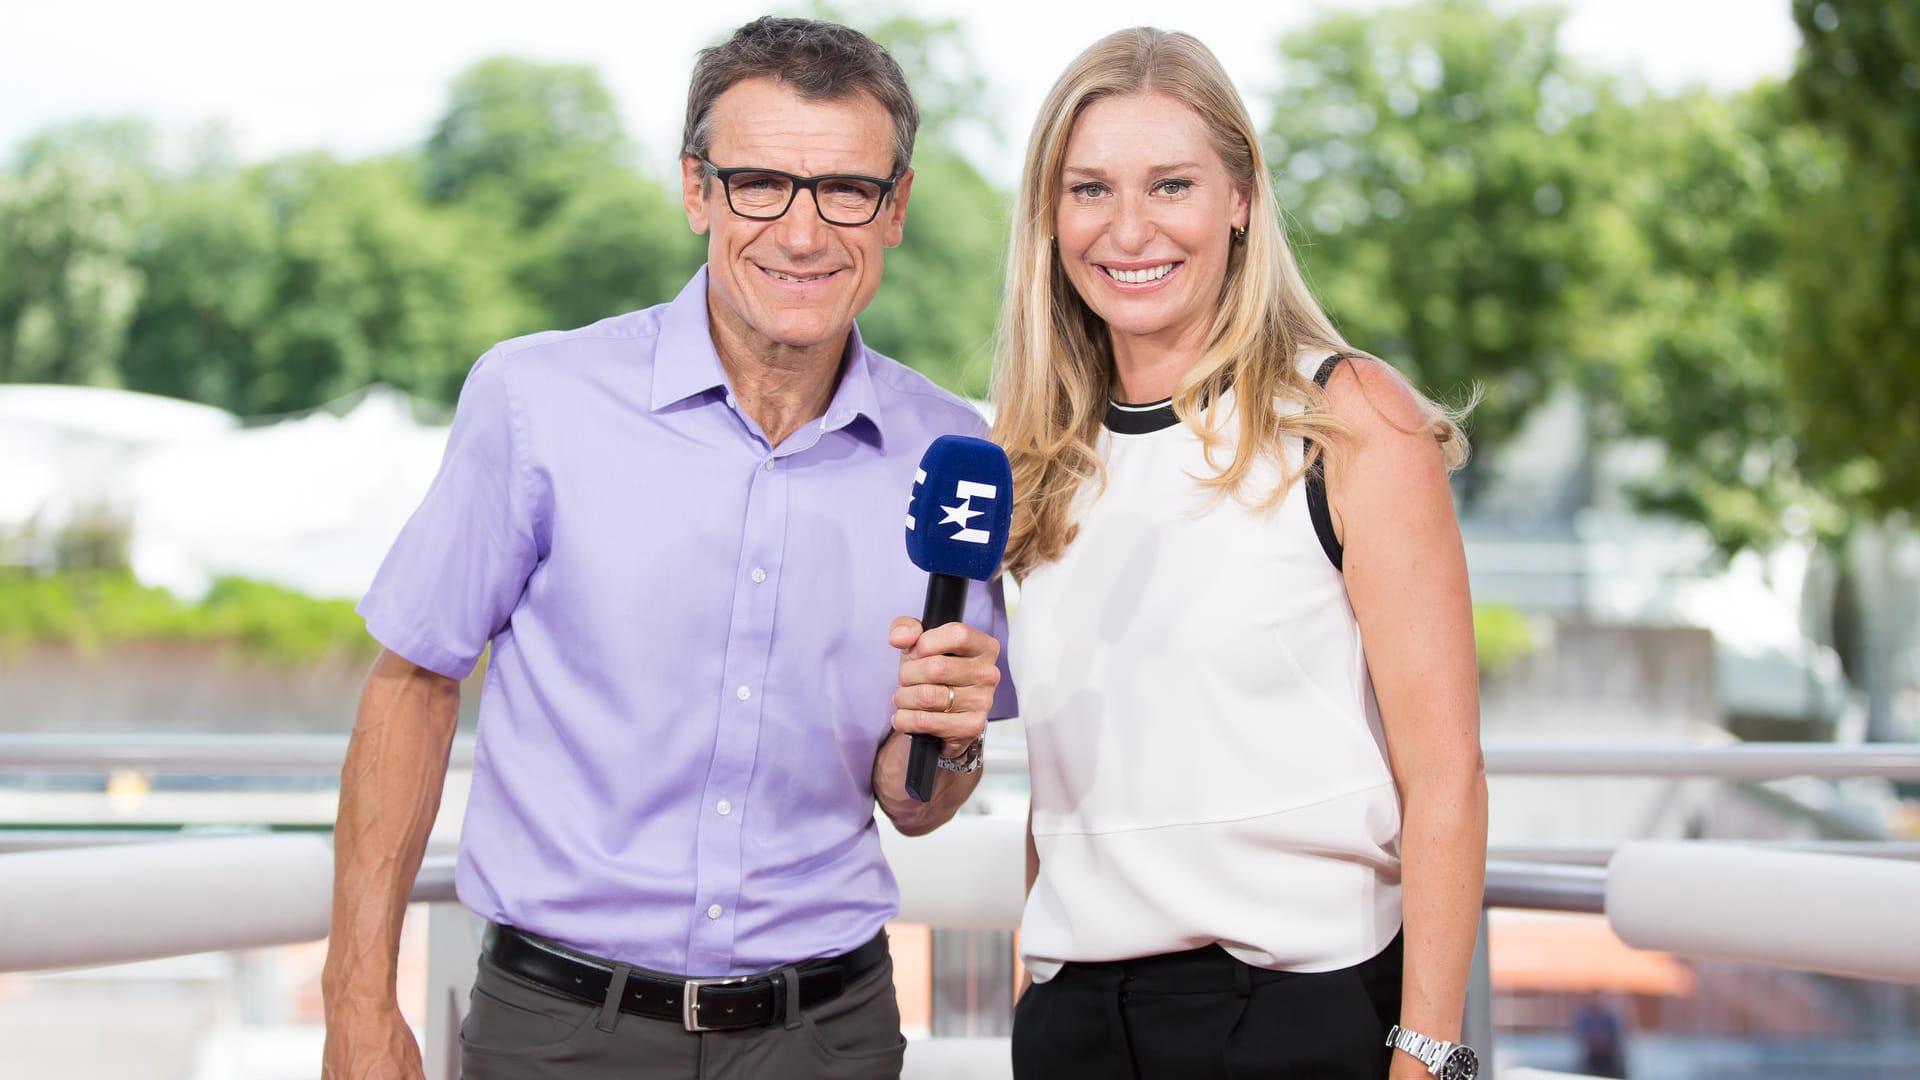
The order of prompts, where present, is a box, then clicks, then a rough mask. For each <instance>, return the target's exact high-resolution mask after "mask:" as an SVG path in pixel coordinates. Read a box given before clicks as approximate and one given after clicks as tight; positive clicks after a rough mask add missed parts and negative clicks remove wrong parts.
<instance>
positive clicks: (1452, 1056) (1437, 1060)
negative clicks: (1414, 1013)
mask: <svg viewBox="0 0 1920 1080" xmlns="http://www.w3.org/2000/svg"><path fill="white" fill-rule="evenodd" d="M1387 1045H1388V1046H1391V1047H1393V1048H1394V1049H1395V1050H1404V1051H1406V1052H1407V1053H1409V1054H1412V1055H1413V1056H1414V1057H1415V1058H1418V1059H1419V1061H1420V1064H1422V1065H1425V1066H1426V1067H1427V1072H1429V1073H1431V1074H1433V1075H1434V1076H1437V1077H1439V1078H1440V1080H1474V1077H1476V1076H1479V1075H1480V1056H1479V1055H1478V1054H1475V1053H1474V1052H1473V1048H1472V1047H1470V1046H1461V1045H1460V1044H1459V1043H1450V1042H1444V1041H1442V1040H1440V1039H1429V1038H1427V1037H1426V1036H1425V1035H1422V1034H1420V1033H1419V1032H1417V1031H1408V1030H1407V1029H1406V1028H1403V1027H1401V1026H1400V1025H1399V1024H1395V1025H1393V1029H1392V1030H1391V1031H1388V1032H1387Z"/></svg>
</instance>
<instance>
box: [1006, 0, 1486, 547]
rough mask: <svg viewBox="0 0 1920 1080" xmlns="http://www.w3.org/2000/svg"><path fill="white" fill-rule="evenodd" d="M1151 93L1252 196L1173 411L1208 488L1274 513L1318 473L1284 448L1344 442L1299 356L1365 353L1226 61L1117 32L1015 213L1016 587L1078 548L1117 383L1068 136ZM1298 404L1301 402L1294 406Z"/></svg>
mask: <svg viewBox="0 0 1920 1080" xmlns="http://www.w3.org/2000/svg"><path fill="white" fill-rule="evenodd" d="M1147 92H1153V93H1159V94H1165V95H1167V96H1168V97H1171V98H1173V99H1174V100H1176V101H1179V102H1181V103H1182V104H1184V105H1186V106H1187V107H1188V108H1190V109H1192V110H1193V111H1194V112H1195V113H1196V114H1198V115H1199V117H1200V119H1201V120H1202V121H1203V122H1204V123H1205V125H1206V127H1207V131H1208V134H1209V136H1210V138H1211V140H1212V142H1213V145H1214V148H1215V149H1216V150H1217V151H1219V154H1220V160H1221V161H1222V162H1223V163H1224V164H1225V165H1226V169H1227V174H1228V175H1229V176H1231V177H1232V178H1233V180H1234V182H1235V183H1236V184H1238V185H1240V186H1241V187H1242V188H1243V189H1244V190H1246V191H1248V192H1249V194H1250V215H1249V218H1248V222H1247V230H1246V236H1245V238H1244V239H1243V240H1236V241H1235V242H1234V243H1233V244H1232V245H1231V250H1230V253H1229V255H1228V259H1227V276H1226V282H1225V283H1224V285H1222V287H1221V290H1220V305H1219V310H1218V312H1217V313H1216V314H1215V316H1214V320H1213V328H1212V332H1211V334H1210V336H1209V338H1208V341H1207V344H1206V346H1205V347H1204V348H1203V349H1202V350H1201V353H1200V357H1199V359H1198V360H1197V361H1196V362H1195V363H1194V365H1193V366H1192V367H1191V368H1190V369H1188V371H1187V373H1186V375H1185V376H1184V377H1182V378H1181V380H1180V385H1179V388H1178V390H1176V391H1175V393H1174V397H1173V407H1174V411H1175V412H1176V413H1177V414H1178V415H1179V416H1180V418H1181V420H1182V421H1183V422H1185V423H1186V424H1187V426H1188V427H1190V428H1192V429H1193V430H1194V431H1195V432H1196V433H1197V434H1198V435H1199V437H1200V439H1201V442H1202V445H1203V447H1204V450H1205V454H1206V459H1207V463H1208V465H1209V466H1210V467H1214V468H1217V469H1218V470H1219V471H1218V472H1217V473H1215V474H1214V475H1212V476H1207V477H1197V478H1196V479H1197V480H1198V482H1199V483H1200V484H1201V486H1202V487H1203V488H1207V489H1211V490H1212V491H1214V492H1215V493H1216V494H1230V495H1232V496H1234V497H1236V498H1241V499H1242V500H1243V501H1246V502H1248V503H1249V504H1251V505H1255V506H1258V507H1259V508H1261V509H1263V510H1264V509H1271V508H1272V507H1274V506H1277V505H1278V504H1279V503H1280V501H1281V500H1282V499H1283V498H1285V496H1286V494H1287V491H1288V489H1289V488H1291V487H1292V485H1293V482H1294V481H1295V480H1296V479H1298V478H1299V476H1300V473H1301V472H1302V471H1303V470H1304V469H1305V468H1306V466H1307V462H1305V461H1302V462H1301V463H1300V464H1298V465H1297V466H1295V467H1294V468H1292V469H1288V468H1287V466H1286V464H1285V463H1286V457H1285V455H1284V453H1283V452H1282V447H1283V445H1284V444H1283V440H1285V439H1288V438H1303V437H1304V438H1309V439H1312V440H1313V447H1314V452H1315V453H1316V454H1317V455H1326V454H1328V453H1329V451H1330V450H1331V451H1333V452H1337V450H1338V447H1339V445H1340V443H1339V440H1340V439H1341V437H1342V435H1343V434H1344V427H1343V425H1342V424H1341V423H1340V422H1339V421H1338V420H1337V419H1336V418H1335V417H1334V416H1333V415H1332V413H1331V412H1330V411H1328V408H1327V402H1326V394H1325V393H1324V392H1323V391H1322V390H1321V389H1320V388H1319V387H1318V386H1315V385H1314V383H1313V380H1312V378H1310V377H1309V376H1307V375H1305V374H1303V373H1301V371H1300V369H1299V367H1298V366H1297V364H1296V361H1295V355H1296V351H1297V350H1298V349H1299V348H1301V347H1303V346H1305V347H1311V348H1315V349H1326V350H1329V351H1338V352H1352V350H1351V349H1349V348H1348V346H1347V344H1346V342H1345V341H1344V340H1343V339H1342V338H1341V336H1340V333H1339V331H1338V330H1335V329H1334V327H1333V323H1332V322H1331V321H1330V320H1329V319H1328V318H1327V316H1326V315H1325V314H1324V313H1323V312H1322V311H1321V310H1320V306H1319V305H1318V304H1316V303H1315V302H1314V299H1313V296H1312V294H1311V293H1309V292H1308V291H1307V285H1306V282H1305V281H1304V280H1302V278H1301V277H1300V270H1299V267H1298V266H1296V265H1295V263H1294V259H1293V252H1292V251H1291V250H1290V249H1289V248H1288V246H1287V239H1286V231H1285V228H1284V226H1283V225H1282V224H1281V221H1280V216H1279V212H1278V207H1277V204H1276V202H1275V200H1274V195H1273V186H1272V183H1271V180H1270V178H1269V175H1268V172H1267V164H1266V160H1265V158H1264V157H1263V156H1262V154H1261V152H1260V140H1259V137H1258V135H1257V134H1256V133H1255V132H1254V129H1253V121H1252V120H1251V119H1250V118H1249V117H1248V115H1247V109H1246V106H1245V104H1243V103H1242V102H1241V100H1240V95H1239V93H1238V92H1237V91H1235V90H1234V87H1233V83H1232V81H1231V80H1230V79H1228V78H1227V73H1226V71H1225V70H1223V69H1222V68H1221V67H1220V62H1219V61H1218V60H1216V59H1214V56H1213V53H1211V52H1209V51H1208V50H1207V47H1206V46H1205V45H1202V44H1200V42H1199V41H1198V40H1197V39H1195V38H1194V37H1192V36H1190V35H1188V34H1181V33H1170V32H1168V31H1165V30H1155V29H1152V28H1149V27H1136V28H1134V29H1131V30H1121V31H1119V32H1117V33H1114V34H1110V35H1108V36H1107V37H1104V38H1102V39H1100V40H1099V41H1097V42H1095V43H1094V44H1093V45H1092V46H1091V47H1090V48H1088V49H1087V50H1086V51H1085V52H1083V53H1081V54H1080V55H1079V57H1077V58H1076V59H1075V60H1074V61H1073V63H1072V64H1069V65H1068V66H1067V70H1066V71H1065V72H1063V73H1062V74H1061V76H1060V79H1059V81H1057V82H1055V83H1054V85H1053V90H1052V91H1051V92H1050V93H1048V95H1047V100H1046V103H1045V104H1044V105H1042V106H1041V109H1040V119H1039V122H1038V123H1037V124H1036V126H1035V127H1034V130H1033V136H1032V138H1031V139H1030V140H1029V141H1028V143H1027V155H1026V165H1025V167H1024V168H1023V169H1022V171H1021V177H1020V190H1019V193H1018V195H1017V198H1016V201H1015V204H1014V225H1013V237H1012V241H1011V243H1010V244H1009V248H1008V253H1007V284H1006V297H1005V300H1004V302H1003V303H1002V305H1001V314H1000V328H999V338H998V343H997V346H996V356H995V379H994V408H995V410H996V412H995V420H994V425H993V436H994V439H995V440H996V441H997V442H999V443H1000V445H1001V446H1003V447H1005V448H1006V451H1007V456H1008V457H1009V458H1010V459H1011V460H1012V463H1013V488H1014V492H1015V503H1014V515H1013V531H1012V535H1011V537H1010V539H1009V541H1008V543H1007V564H1006V565H1007V570H1008V572H1009V573H1011V574H1013V575H1014V577H1016V578H1019V577H1023V576H1025V574H1026V572H1027V571H1029V570H1031V569H1033V568H1034V567H1036V566H1039V565H1040V564H1042V563H1046V562H1050V561H1052V560H1054V559H1057V558H1059V557H1060V555H1061V553H1062V552H1064V551H1065V550H1066V548H1067V545H1068V544H1070V543H1072V541H1073V537H1074V532H1075V528H1076V526H1075V523H1074V522H1073V521H1072V520H1071V508H1072V503H1073V498H1074V494H1075V492H1076V491H1078V490H1079V487H1080V485H1081V484H1083V483H1086V482H1088V481H1090V480H1092V481H1099V480H1100V479H1101V468H1100V459H1099V456H1098V454H1097V453H1096V451H1095V445H1096V440H1097V438H1098V437H1099V432H1100V427H1101V423H1102V420H1103V418H1104V417H1105V415H1106V410H1107V399H1108V394H1109V390H1110V387H1111V385H1112V382H1113V349H1112V343H1111V340H1110V338H1109V337H1108V335H1107V328H1106V324H1105V323H1104V322H1103V321H1102V320H1101V319H1100V317H1099V316H1097V315H1095V314H1094V313H1093V310H1092V309H1091V308H1089V307H1087V305H1086V303H1085V302H1084V301H1082V300H1081V298H1080V295H1079V293H1077V292H1076V291H1075V290H1074V288H1073V285H1072V284H1071V283H1070V282H1069V281H1068V279H1067V276H1066V271H1065V270H1064V269H1063V268H1062V266H1061V264H1060V260H1059V258H1058V257H1057V256H1056V255H1055V252H1054V245H1053V230H1054V219H1055V215H1056V211H1057V208H1058V200H1059V192H1060V177H1061V173H1062V170H1063V168H1064V159H1065V157H1066V147H1067V139H1068V137H1069V136H1070V135H1071V134H1072V131H1073V124H1074V121H1075V120H1076V119H1078V118H1079V116H1080V113H1081V111H1082V110H1084V109H1085V108H1086V107H1087V106H1088V105H1089V104H1091V103H1092V102H1094V101H1096V100H1098V99H1100V98H1104V97H1121V96H1128V95H1133V94H1141V93H1147ZM1387 370H1391V369H1390V368H1388V369H1387ZM1229 386H1231V387H1232V388H1233V389H1234V391H1235V397H1236V406H1235V408H1234V409H1233V410H1232V412H1233V414H1234V415H1236V416H1237V417H1238V421H1239V432H1238V438H1237V440H1236V439H1233V438H1229V436H1228V435H1227V434H1226V433H1224V432H1223V431H1221V430H1220V424H1221V422H1222V416H1221V415H1220V414H1221V413H1223V412H1225V410H1215V411H1214V412H1213V413H1212V414H1209V412H1208V410H1207V409H1206V403H1207V402H1208V401H1210V400H1218V399H1219V398H1220V396H1221V395H1222V394H1224V393H1225V392H1226V390H1227V388H1228V387H1229ZM1415 399H1416V400H1417V401H1419V402H1421V403H1422V404H1423V405H1424V406H1425V412H1426V421H1427V424H1428V426H1429V427H1430V428H1431V430H1432V431H1433V436H1434V438H1435V439H1436V440H1437V441H1439V442H1440V443H1441V444H1442V449H1443V450H1444V451H1445V452H1446V457H1447V463H1448V466H1449V467H1450V468H1451V467H1456V466H1457V465H1458V464H1459V463H1461V462H1463V461H1465V459H1466V453H1467V443H1466V439H1465V436H1464V435H1463V434H1462V433H1461V431H1460V428H1459V426H1458V424H1457V423H1456V422H1455V419H1454V417H1453V416H1452V415H1451V414H1449V413H1448V412H1447V411H1446V410H1444V409H1442V408H1441V407H1440V406H1438V405H1435V404H1434V403H1432V402H1431V401H1428V400H1427V399H1426V398H1425V397H1424V396H1422V395H1419V394H1418V393H1415ZM1291 403H1297V404H1298V406H1299V408H1297V409H1294V408H1289V407H1288V406H1289V404H1291ZM1236 444H1237V446H1238V449H1237V450H1233V449H1232V448H1233V447H1235V446H1236ZM1223 449H1227V450H1231V451H1232V456H1231V460H1230V461H1228V463H1227V464H1226V465H1224V466H1220V465H1217V464H1216V463H1215V461H1214V453H1215V452H1216V451H1218V450H1223ZM1263 456H1270V457H1271V458H1272V460H1274V461H1275V462H1278V463H1280V465H1281V468H1282V470H1283V474H1284V479H1283V480H1282V482H1281V483H1280V485H1279V486H1278V487H1277V488H1276V489H1275V490H1273V491H1270V492H1257V493H1248V492H1246V491H1245V490H1244V488H1245V486H1246V482H1247V480H1248V478H1249V476H1250V475H1251V473H1252V471H1253V467H1254V465H1255V464H1256V463H1257V462H1258V461H1259V460H1260V459H1261V458H1262V457H1263Z"/></svg>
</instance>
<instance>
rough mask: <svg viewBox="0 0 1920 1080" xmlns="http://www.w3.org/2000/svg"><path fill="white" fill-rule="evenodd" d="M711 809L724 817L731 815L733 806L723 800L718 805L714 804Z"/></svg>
mask: <svg viewBox="0 0 1920 1080" xmlns="http://www.w3.org/2000/svg"><path fill="white" fill-rule="evenodd" d="M713 808H714V809H715V810H716V811H718V812H719V814H720V816H721V817H726V816H727V815H728V814H731V813H733V804H732V803H730V802H728V801H727V800H725V799H721V800H720V801H719V802H718V803H715V804H714V807H713Z"/></svg>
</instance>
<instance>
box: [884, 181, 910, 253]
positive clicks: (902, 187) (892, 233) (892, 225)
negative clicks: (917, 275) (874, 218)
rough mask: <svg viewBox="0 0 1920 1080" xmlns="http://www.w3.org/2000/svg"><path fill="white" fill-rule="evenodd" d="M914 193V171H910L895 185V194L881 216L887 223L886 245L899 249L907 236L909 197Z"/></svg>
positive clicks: (889, 199) (888, 201)
mask: <svg viewBox="0 0 1920 1080" xmlns="http://www.w3.org/2000/svg"><path fill="white" fill-rule="evenodd" d="M912 193H913V170H912V169H908V170H907V171H906V172H904V173H902V174H901V175H900V179H899V181H898V182H896V183H895V184H894V185H893V194H892V196H891V197H889V198H888V200H887V206H886V209H884V210H882V211H881V212H880V216H881V217H882V218H883V219H885V221H886V223H887V234H886V245H887V246H888V247H899V246H900V241H901V240H902V239H904V238H905V237H906V235H907V196H908V195H911V194H912Z"/></svg>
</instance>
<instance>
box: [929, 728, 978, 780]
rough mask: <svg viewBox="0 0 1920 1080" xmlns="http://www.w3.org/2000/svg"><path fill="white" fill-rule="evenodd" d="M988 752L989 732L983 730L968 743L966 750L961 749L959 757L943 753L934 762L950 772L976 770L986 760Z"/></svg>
mask: <svg viewBox="0 0 1920 1080" xmlns="http://www.w3.org/2000/svg"><path fill="white" fill-rule="evenodd" d="M986 753H987V734H986V732H984V731H983V732H981V733H980V734H979V735H976V736H974V740H973V741H972V742H970V743H968V744H967V748H966V749H965V750H962V751H960V756H959V757H948V756H946V755H945V754H942V755H940V756H939V758H937V759H935V761H934V764H936V765H938V766H940V767H941V768H943V769H946V770H947V771H949V772H957V773H970V772H975V771H977V770H978V769H979V768H980V765H981V763H982V762H983V761H984V760H985V758H986Z"/></svg>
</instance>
